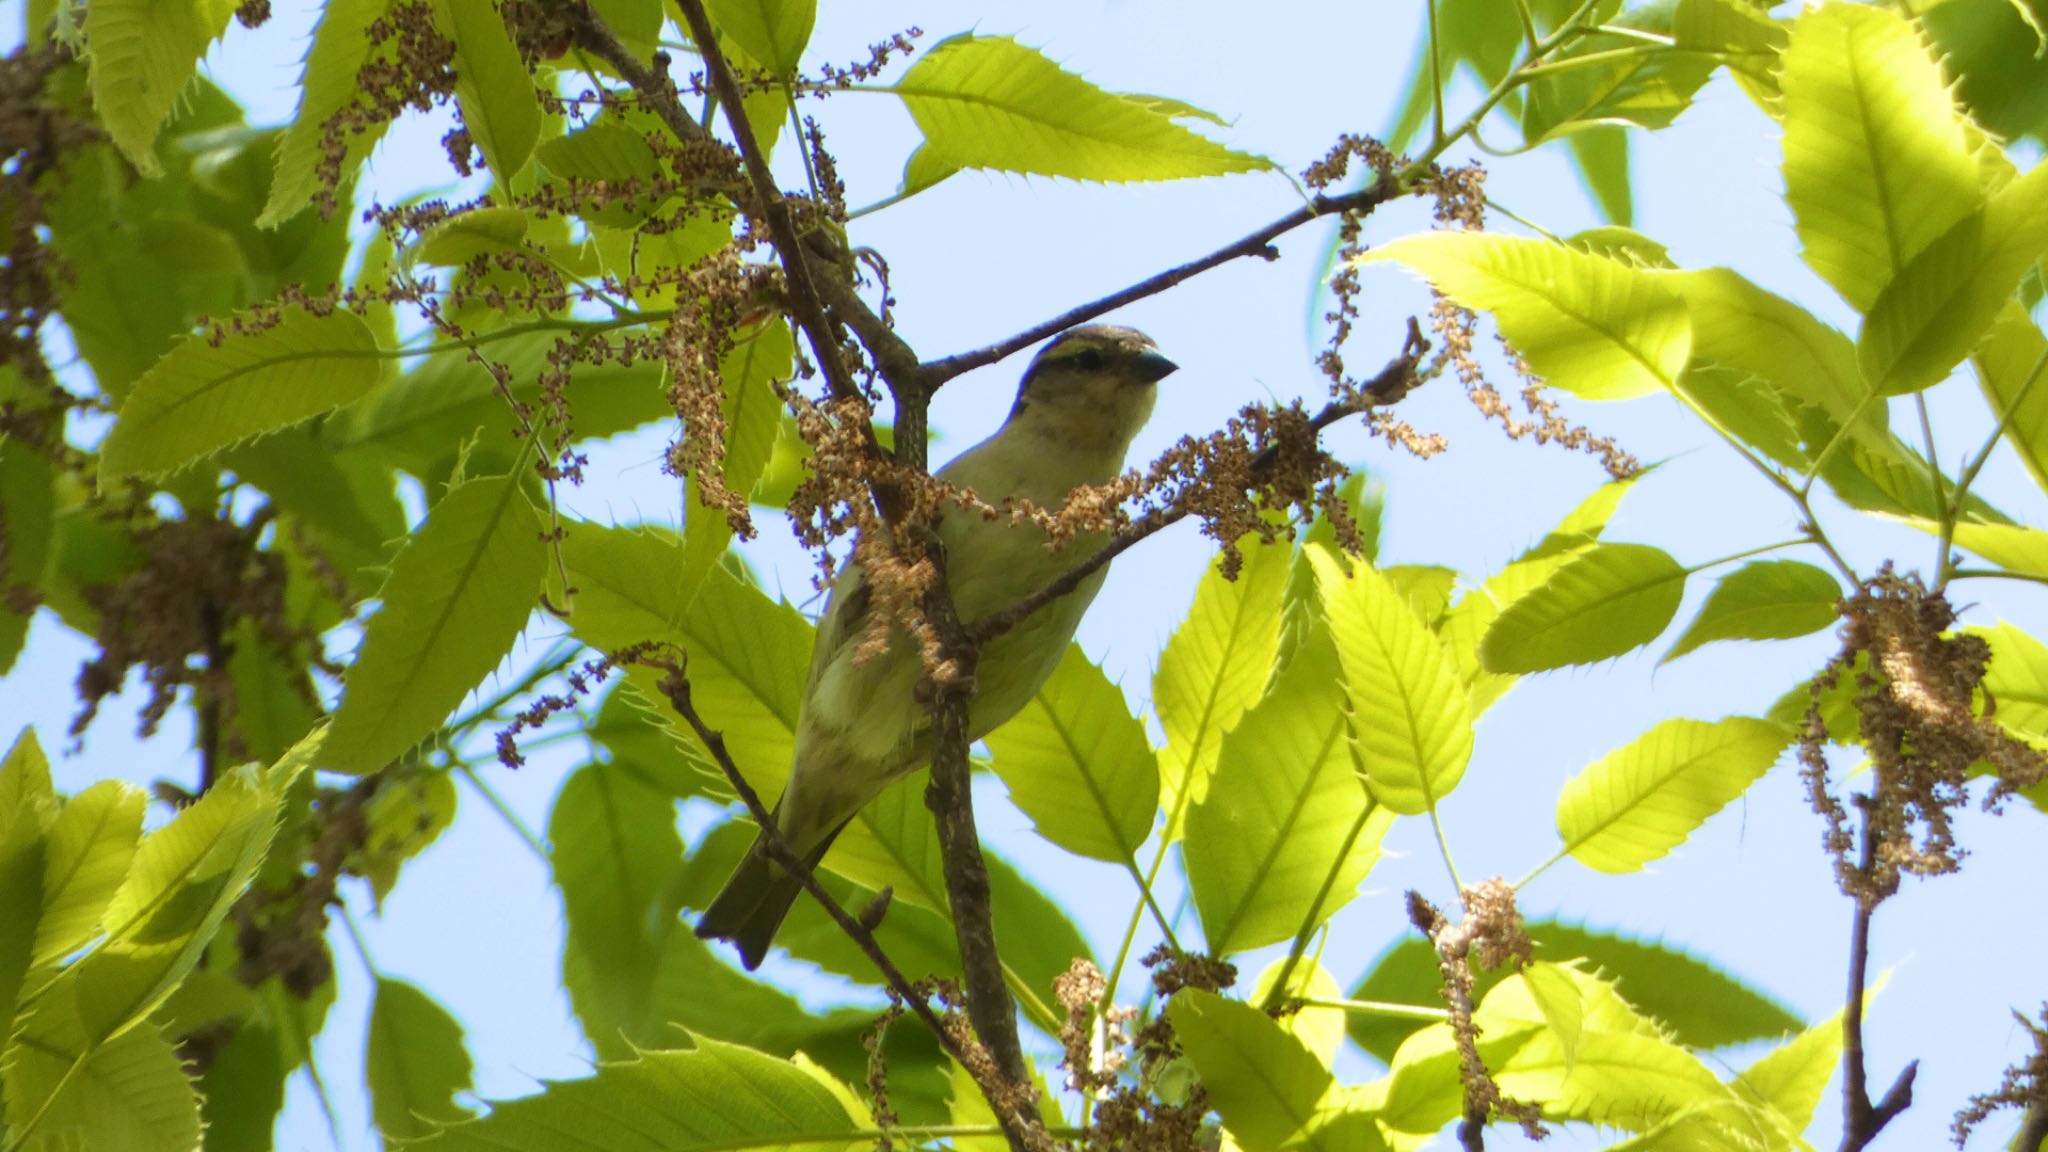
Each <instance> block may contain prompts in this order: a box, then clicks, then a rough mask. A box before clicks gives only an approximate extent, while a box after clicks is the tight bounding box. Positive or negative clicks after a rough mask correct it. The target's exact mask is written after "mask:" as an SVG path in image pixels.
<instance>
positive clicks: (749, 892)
mask: <svg viewBox="0 0 2048 1152" xmlns="http://www.w3.org/2000/svg"><path fill="white" fill-rule="evenodd" d="M844 827H846V825H844V824H841V825H840V826H839V828H834V829H833V830H832V831H831V832H830V833H828V834H827V835H826V836H825V839H824V840H822V841H820V842H819V844H818V845H817V847H815V848H813V849H811V850H810V851H809V852H807V853H805V855H804V865H805V866H806V867H808V868H811V869H813V870H815V869H816V868H817V867H818V862H819V861H820V860H823V859H824V858H825V851H826V849H828V848H830V847H832V841H834V840H836V839H838V838H839V831H840V829H841V828H844ZM803 890H804V885H803V881H802V880H799V879H797V877H796V874H795V873H793V872H790V871H788V870H787V869H784V868H783V867H782V866H781V865H779V864H777V863H775V861H774V860H773V859H771V858H770V853H769V851H768V846H767V845H766V844H765V843H763V842H762V839H761V836H759V835H756V836H755V837H754V844H753V846H752V847H750V848H748V849H747V854H746V856H744V857H742V858H741V860H740V866H739V867H738V868H737V869H735V870H734V871H733V874H732V879H730V880H727V881H726V882H725V887H724V888H723V889H720V890H719V893H718V895H717V896H716V897H715V898H713V899H712V901H711V904H710V906H709V907H707V908H705V909H704V916H703V918H702V919H700V920H698V921H697V935H698V936H699V937H700V938H702V939H706V940H710V939H713V938H716V939H721V940H730V941H732V942H733V943H734V944H736V945H738V946H739V950H740V963H742V964H744V965H746V967H747V971H749V972H751V971H753V970H754V969H756V968H759V967H760V966H761V959H762V957H764V956H766V955H768V946H769V945H770V944H772V943H774V942H775V933H776V932H777V931H778V930H779V929H781V927H782V921H783V918H784V917H786V916H788V915H789V910H790V907H791V906H792V905H794V904H795V903H796V898H797V895H798V894H799V893H801V892H802V891H803Z"/></svg>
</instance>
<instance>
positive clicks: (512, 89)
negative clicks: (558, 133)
mask: <svg viewBox="0 0 2048 1152" xmlns="http://www.w3.org/2000/svg"><path fill="white" fill-rule="evenodd" d="M434 23H435V24H436V25H438V26H439V27H440V29H441V33H442V34H443V35H444V36H446V37H448V39H449V40H450V41H452V42H453V43H454V45H455V62H454V67H455V101H456V103H457V105H458V106H459V107H460V108H461V109H462V123H463V126H464V127H466V128H468V129H469V136H470V139H472V140H474V141H475V142H476V146H477V147H478V148H480V149H482V150H483V154H484V163H485V165H487V166H488V167H489V168H490V170H491V171H492V172H493V173H495V174H496V175H497V177H498V179H499V180H500V181H509V180H511V179H512V177H513V175H514V174H516V173H517V172H518V171H519V170H520V169H521V168H522V167H525V165H526V158H527V157H528V156H531V155H532V154H533V143H534V141H535V140H537V139H539V138H540V119H541V113H540V98H539V97H538V96H536V95H535V94H534V88H533V77H532V76H531V75H529V74H528V73H527V70H526V65H525V63H524V62H522V61H521V60H520V58H519V49H518V48H517V47H516V46H514V45H513V43H512V36H511V34H510V33H508V32H507V31H506V30H505V20H504V17H502V16H501V15H499V12H498V6H497V4H495V3H494V2H493V0H434Z"/></svg>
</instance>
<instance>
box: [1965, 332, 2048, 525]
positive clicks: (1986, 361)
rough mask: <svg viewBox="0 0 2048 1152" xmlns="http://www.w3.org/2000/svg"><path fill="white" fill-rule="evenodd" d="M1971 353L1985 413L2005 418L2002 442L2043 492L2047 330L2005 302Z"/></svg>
mask: <svg viewBox="0 0 2048 1152" xmlns="http://www.w3.org/2000/svg"><path fill="white" fill-rule="evenodd" d="M1973 359H1974V362H1975V364H1976V366H1977V382H1978V385H1979V387H1981V388H1982V390H1983V392H1984V399H1985V402H1986V403H1988V404H1989V405H1990V406H1991V414H1992V415H1993V416H1994V417H1996V418H1998V419H2000V420H2003V421H2004V422H2005V442H2006V443H2007V444H2010V445H2011V446H2012V449H2013V451H2014V452H2015V453H2017V454H2018V455H2019V458H2020V461H2021V462H2022V463H2024V464H2025V465H2026V466H2027V472H2028V473H2029V474H2031V475H2032V476H2033V478H2034V484H2035V486H2036V487H2038V488H2040V489H2041V490H2042V491H2044V492H2048V379H2043V376H2044V374H2048V336H2043V335H2042V332H2041V328H2040V326H2039V325H2037V324H2035V323H2034V318H2033V317H2032V316H2031V315H2029V314H2028V313H2027V311H2026V310H2025V309H2024V308H2021V307H2020V306H2019V304H2017V303H2014V302H2008V303H2007V304H2006V305H2005V307H2004V308H2003V309H2002V310H2001V311H2000V312H1999V314H1998V320H1997V322H1996V323H1994V324H1993V325H1992V327H1991V335H1990V336H1988V337H1986V338H1985V340H1984V342H1983V343H1982V344H1980V345H1978V346H1977V351H1976V353H1975V354H1974V357H1973Z"/></svg>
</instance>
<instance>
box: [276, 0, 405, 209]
mask: <svg viewBox="0 0 2048 1152" xmlns="http://www.w3.org/2000/svg"><path fill="white" fill-rule="evenodd" d="M393 3H394V0H331V2H330V3H328V4H327V5H326V6H325V7H323V8H322V9H321V14H320V24H319V27H317V28H315V29H314V30H313V43H312V46H311V47H310V48H309V49H308V50H307V52H306V67H305V70H304V71H303V72H302V73H301V74H300V77H299V110H298V113H297V115H295V116H294V117H293V118H292V124H291V127H290V128H287V129H286V130H285V134H284V136H283V137H282V138H280V139H279V141H278V145H277V175H276V178H275V179H273V180H272V181H271V184H270V199H269V201H268V202H267V203H266V204H264V206H263V214H262V215H261V216H259V217H257V219H256V225H257V227H259V228H275V227H277V226H278V225H280V224H283V223H284V222H285V221H286V220H289V219H291V218H292V217H293V216H296V215H298V214H299V213H300V212H301V211H303V210H304V209H305V208H306V207H307V206H308V205H310V204H311V203H312V202H313V196H314V192H315V190H316V189H317V188H319V186H320V182H321V179H322V176H321V171H320V169H321V160H322V147H323V144H324V143H325V139H326V136H327V133H328V131H329V125H330V122H334V123H337V124H338V123H339V122H338V121H337V120H336V118H337V117H340V116H342V115H344V114H345V113H346V112H347V111H348V110H349V109H350V108H351V106H353V105H355V104H356V101H357V97H358V96H359V95H360V93H361V86H360V83H359V81H358V79H357V77H358V75H359V74H360V72H361V71H362V68H363V66H364V65H365V64H367V63H369V62H370V58H371V56H372V54H373V52H374V53H376V54H379V55H388V54H389V53H390V52H391V48H390V46H389V43H388V42H387V43H386V45H385V46H383V47H381V48H380V47H378V46H377V45H374V44H373V43H372V42H371V40H370V25H372V24H374V23H376V22H377V21H379V20H382V19H383V18H384V17H385V15H386V14H388V13H389V12H390V10H391V7H392V4H393ZM390 126H391V124H390V121H389V120H383V119H372V120H370V121H369V122H368V123H367V124H365V125H363V126H362V130H361V131H359V132H358V131H349V130H346V129H343V130H341V135H340V137H339V139H340V143H341V144H342V149H343V150H342V154H341V158H340V159H341V163H340V165H339V168H338V170H336V171H334V172H333V175H334V176H335V177H338V178H339V179H340V180H341V181H342V182H343V183H344V184H346V183H347V182H348V181H349V180H350V179H352V178H353V177H354V176H355V172H356V169H358V168H360V167H362V163H363V160H364V158H365V157H367V156H369V154H370V149H372V148H374V147H375V146H376V144H377V141H378V140H379V139H380V138H382V137H383V135H384V130H385V129H386V128H389V127H390Z"/></svg>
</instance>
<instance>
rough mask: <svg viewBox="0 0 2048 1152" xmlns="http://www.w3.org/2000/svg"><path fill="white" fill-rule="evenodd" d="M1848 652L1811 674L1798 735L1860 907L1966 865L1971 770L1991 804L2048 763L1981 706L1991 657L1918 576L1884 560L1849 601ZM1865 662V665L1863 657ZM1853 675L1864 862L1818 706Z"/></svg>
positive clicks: (1840, 878) (2030, 781)
mask: <svg viewBox="0 0 2048 1152" xmlns="http://www.w3.org/2000/svg"><path fill="white" fill-rule="evenodd" d="M1840 611H1841V618H1842V624H1841V627H1840V630H1839V635H1840V637H1841V640H1842V647H1841V650H1840V652H1838V653H1837V654H1836V656H1835V658H1834V659H1833V660H1832V661H1831V662H1830V663H1829V664H1828V666H1827V667H1826V668H1825V669H1823V670H1822V672H1821V674H1820V675H1818V676H1816V677H1815V678H1814V681H1813V685H1812V688H1811V691H1812V694H1813V701H1814V703H1813V705H1812V706H1811V707H1809V709H1808V710H1807V714H1806V724H1805V730H1804V731H1803V732H1802V733H1801V736H1800V745H1799V759H1800V763H1801V764H1802V765H1803V766H1804V767H1803V771H1802V776H1803V777H1804V779H1805V781H1806V786H1807V792H1808V798H1809V800H1810V802H1811V803H1812V805H1813V808H1814V811H1815V812H1817V813H1819V814H1820V815H1821V817H1822V818H1823V819H1824V820H1826V821H1827V832H1826V833H1825V836H1824V838H1823V844H1824V845H1825V847H1826V848H1827V850H1828V852H1829V854H1830V855H1832V856H1833V857H1834V858H1835V876H1836V880H1837V882H1838V883H1839V884H1840V885H1841V888H1842V891H1843V893H1844V894H1845V895H1848V896H1852V897H1854V898H1855V899H1856V900H1857V901H1858V902H1859V903H1860V904H1862V905H1863V906H1864V907H1866V908H1869V907H1874V906H1875V905H1876V904H1877V903H1879V902H1880V901H1882V900H1884V899H1885V898H1886V897H1888V896H1890V895H1891V894H1892V893H1894V892H1896V891H1898V888H1899V878H1900V875H1901V874H1902V873H1910V874H1912V875H1916V876H1932V875H1939V874H1942V873H1947V872H1953V871H1955V870H1956V869H1957V868H1958V867H1960V866H1961V863H1962V857H1963V855H1964V852H1963V849H1962V848H1961V847H1960V846H1958V845H1957V843H1956V837H1955V827H1954V823H1953V818H1952V813H1953V811H1954V810H1955V809H1956V808H1959V807H1961V806H1962V805H1963V804H1964V803H1965V802H1967V801H1968V799H1969V796H1968V791H1967V786H1968V783H1969V776H1970V771H1971V768H1972V766H1973V765H1975V764H1977V763H1978V762H1980V761H1982V762H1983V763H1986V764H1988V765H1990V767H1991V770H1992V772H1993V774H1994V776H1995V778H1996V781H1995V783H1994V784H1993V785H1992V788H1991V791H1990V793H1989V795H1988V796H1987V797H1986V799H1985V806H1986V807H1987V808H1994V807H1996V806H1997V805H1998V804H1999V803H2001V802H2002V801H2003V800H2004V799H2005V798H2006V797H2008V796H2010V795H2012V794H2013V793H2014V792H2016V791H2018V790H2020V789H2023V788H2028V787H2032V786H2033V785H2035V784H2038V783H2039V782H2040V781H2041V780H2042V778H2043V776H2044V774H2048V757H2044V755H2043V753H2041V752H2040V751H2038V750H2036V749H2034V748H2032V747H2030V746H2028V745H2027V744H2026V743H2025V742H2024V741H2020V740H2016V739H2014V738H2013V737H2012V736H2010V735H2008V734H2007V733H2006V731H2005V729H2004V728H2003V727H2001V726H2000V725H1999V723H1998V721H1997V720H1996V719H1995V717H1994V715H1993V710H1994V709H1995V706H1996V702H1995V701H1992V700H1990V698H1989V697H1988V696H1986V697H1984V698H1983V700H1984V703H1983V710H1982V711H1981V712H1980V711H1979V705H1978V699H1979V697H1980V695H1981V692H1980V690H1981V688H1982V686H1983V682H1984V671H1985V668H1986V667H1987V666H1988V665H1989V663H1990V660H1991V648H1990V645H1988V644H1987V643H1985V641H1984V639H1983V637H1981V636H1972V635H1968V634H1957V633H1952V632H1951V631H1950V629H1951V628H1952V627H1953V625H1954V624H1955V618H1956V617H1955V609H1954V608H1952V607H1951V606H1950V605H1949V602H1948V599H1947V597H1945V596H1943V595H1942V594H1941V593H1939V592H1929V591H1928V590H1927V589H1926V587H1925V586H1924V585H1922V584H1921V582H1920V578H1919V577H1918V576H1915V575H1910V574H1908V575H1904V576H1901V575H1898V574H1897V573H1895V572H1894V571H1893V570H1892V568H1891V566H1890V565H1889V564H1887V565H1885V567H1884V568H1882V569H1880V570H1879V571H1878V574H1877V575H1876V576H1874V577H1872V578H1871V579H1869V580H1866V581H1864V582H1863V584H1862V586H1861V587H1860V588H1859V589H1858V590H1857V592H1856V594H1855V595H1853V596H1851V597H1849V598H1848V599H1846V600H1844V601H1842V603H1841V606H1840ZM1859 657H1861V659H1860V660H1859ZM1845 674H1847V675H1853V676H1854V677H1855V685H1854V687H1855V708H1856V716H1857V721H1858V725H1859V727H1860V729H1861V744H1862V746H1863V748H1864V750H1865V751H1866V752H1867V753H1868V754H1869V756H1870V763H1871V768H1872V779H1873V784H1872V786H1871V789H1870V791H1869V792H1868V793H1867V794H1861V795H1857V796H1855V797H1853V802H1854V803H1855V804H1856V806H1857V808H1858V809H1859V810H1860V811H1861V813H1862V816H1863V841H1862V852H1861V853H1860V858H1855V859H1852V856H1857V855H1859V854H1857V853H1855V851H1854V850H1855V848H1856V844H1857V840H1856V837H1855V835H1854V833H1852V832H1851V830H1850V828H1849V814H1848V809H1847V808H1846V807H1845V806H1844V804H1843V803H1842V801H1841V800H1840V799H1839V798H1837V797H1836V795H1835V793H1834V791H1833V789H1832V788H1831V786H1830V783H1829V778H1828V777H1829V774H1828V763H1827V757H1826V743H1827V740H1828V735H1829V733H1828V727H1827V723H1826V720H1825V718H1824V715H1823V712H1822V709H1821V707H1820V701H1821V698H1822V696H1823V695H1824V694H1825V693H1826V692H1828V691H1829V690H1831V689H1832V688H1834V687H1835V685H1836V683H1837V682H1838V681H1839V679H1840V678H1841V677H1842V676H1843V675H1845Z"/></svg>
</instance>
